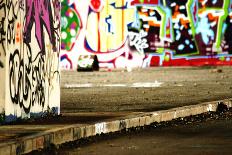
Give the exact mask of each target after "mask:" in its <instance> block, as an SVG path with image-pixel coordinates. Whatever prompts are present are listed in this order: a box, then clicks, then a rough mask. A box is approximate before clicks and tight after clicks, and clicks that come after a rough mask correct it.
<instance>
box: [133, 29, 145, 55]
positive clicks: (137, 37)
mask: <svg viewBox="0 0 232 155" xmlns="http://www.w3.org/2000/svg"><path fill="white" fill-rule="evenodd" d="M146 36H147V32H145V31H143V30H142V31H140V32H139V33H137V32H132V31H131V32H129V42H130V46H134V47H135V48H136V49H137V50H138V52H139V53H141V54H143V53H144V49H145V48H148V47H149V46H148V43H147V39H146V38H144V37H146Z"/></svg>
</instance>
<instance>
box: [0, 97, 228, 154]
mask: <svg viewBox="0 0 232 155" xmlns="http://www.w3.org/2000/svg"><path fill="white" fill-rule="evenodd" d="M219 103H223V104H225V105H227V107H228V108H231V107H232V98H231V99H225V100H220V101H212V102H206V103H202V104H198V105H190V106H184V107H178V108H172V109H169V110H161V111H156V112H147V113H142V114H138V115H136V116H135V115H134V116H130V117H125V118H121V119H119V120H112V121H106V122H99V123H95V124H89V125H83V126H80V125H69V126H66V127H63V128H55V129H53V130H48V131H45V132H41V133H39V134H35V135H31V136H27V137H22V138H20V139H17V140H15V141H11V142H6V143H3V144H0V154H4V155H16V154H23V153H29V152H31V151H33V150H39V149H43V148H47V147H49V146H51V145H60V144H63V143H66V142H71V141H75V140H78V139H81V138H87V137H91V136H95V135H97V134H101V133H112V132H116V131H120V130H123V129H129V128H132V127H139V126H145V125H150V124H151V123H154V122H163V121H170V120H173V119H176V118H180V117H187V116H190V115H197V114H201V113H205V112H209V111H216V109H217V107H218V104H219Z"/></svg>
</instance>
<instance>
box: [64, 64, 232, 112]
mask: <svg viewBox="0 0 232 155" xmlns="http://www.w3.org/2000/svg"><path fill="white" fill-rule="evenodd" d="M226 98H232V67H170V68H169V67H168V68H166V67H161V68H147V69H134V70H132V71H131V72H127V71H126V70H113V71H107V70H101V71H99V72H76V71H63V72H62V74H61V112H63V113H66V112H68V113H69V112H99V111H102V112H120V111H135V112H140V111H141V112H144V111H156V110H162V109H169V108H173V107H179V106H186V105H191V104H198V103H202V102H207V101H212V100H220V99H226Z"/></svg>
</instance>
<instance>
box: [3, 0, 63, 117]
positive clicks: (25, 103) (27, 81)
mask: <svg viewBox="0 0 232 155" xmlns="http://www.w3.org/2000/svg"><path fill="white" fill-rule="evenodd" d="M60 11H61V7H60V2H59V0H35V1H32V0H7V1H6V0H3V1H1V2H0V20H1V24H0V29H1V37H0V40H1V44H0V49H1V54H0V57H2V56H3V58H4V59H0V61H1V60H2V61H1V62H2V64H3V65H2V70H3V72H1V81H2V79H3V81H4V83H0V89H1V90H3V91H0V98H1V100H0V105H1V106H0V107H1V110H0V111H1V112H4V115H5V118H6V121H12V120H14V119H17V118H24V117H31V116H32V115H41V114H42V113H44V112H48V111H50V110H53V112H55V113H57V114H58V113H59V107H60V102H59V97H58V98H57V96H59V95H60V89H59V86H60V84H59V80H60V75H59V74H60V73H59V54H60ZM0 70H1V69H0ZM3 93H4V94H3Z"/></svg>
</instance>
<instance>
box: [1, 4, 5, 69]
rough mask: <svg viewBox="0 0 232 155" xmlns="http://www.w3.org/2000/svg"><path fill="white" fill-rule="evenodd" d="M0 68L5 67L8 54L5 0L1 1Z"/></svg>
mask: <svg viewBox="0 0 232 155" xmlns="http://www.w3.org/2000/svg"><path fill="white" fill-rule="evenodd" d="M0 15H1V16H0V69H1V68H3V67H4V62H3V57H4V56H5V55H6V51H5V45H4V43H5V40H6V31H5V30H4V25H5V18H6V10H5V3H4V1H0Z"/></svg>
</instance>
